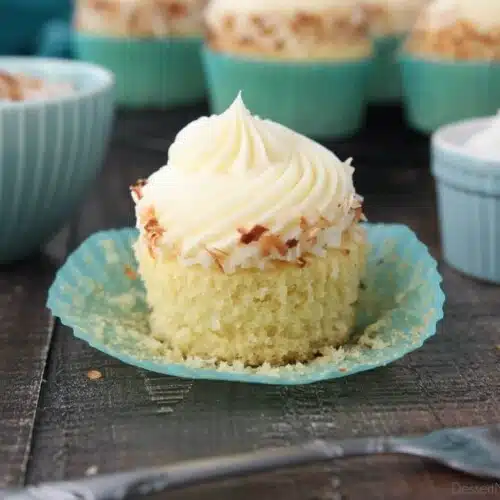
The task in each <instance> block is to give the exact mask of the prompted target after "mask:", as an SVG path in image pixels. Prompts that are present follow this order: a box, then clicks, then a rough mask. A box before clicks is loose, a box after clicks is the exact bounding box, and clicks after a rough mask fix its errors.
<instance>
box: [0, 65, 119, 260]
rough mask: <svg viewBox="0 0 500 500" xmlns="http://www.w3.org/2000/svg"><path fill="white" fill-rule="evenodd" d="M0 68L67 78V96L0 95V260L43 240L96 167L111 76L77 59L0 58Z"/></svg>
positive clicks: (109, 109) (107, 120) (106, 127)
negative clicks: (16, 98) (0, 98)
mask: <svg viewBox="0 0 500 500" xmlns="http://www.w3.org/2000/svg"><path fill="white" fill-rule="evenodd" d="M0 69H3V70H7V71H12V72H22V73H25V74H30V75H35V76H38V77H41V78H44V79H46V80H48V81H64V82H70V83H72V84H73V85H74V86H75V88H76V92H75V93H74V94H73V95H70V96H66V97H60V98H51V99H47V100H43V101H24V102H7V101H5V102H0V263H3V262H7V261H11V260H15V259H20V258H23V257H25V256H27V255H28V254H30V253H31V252H33V251H34V250H36V249H37V247H38V246H39V245H41V244H42V243H44V242H45V241H47V240H48V239H49V238H50V237H51V236H52V235H53V234H54V233H55V232H56V231H57V230H58V229H59V228H60V227H61V226H62V225H63V224H64V223H65V222H66V221H67V220H68V218H69V217H70V216H71V215H72V213H73V211H74V210H75V208H76V207H77V206H78V204H79V203H80V202H81V201H82V199H83V197H84V196H85V194H86V193H87V191H88V189H89V187H90V186H91V185H92V182H93V180H94V178H95V176H96V174H97V172H98V170H99V167H100V166H101V163H102V159H103V156H104V152H105V149H106V146H107V142H108V137H109V131H110V125H111V121H112V115H113V84H114V83H113V76H112V75H111V74H110V73H109V72H108V71H106V70H104V69H102V68H100V67H97V66H94V65H90V64H86V63H80V62H74V61H63V60H57V59H41V58H10V57H0Z"/></svg>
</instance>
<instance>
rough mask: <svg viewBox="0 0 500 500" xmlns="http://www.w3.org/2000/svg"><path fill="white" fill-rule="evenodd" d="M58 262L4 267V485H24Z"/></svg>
mask: <svg viewBox="0 0 500 500" xmlns="http://www.w3.org/2000/svg"><path fill="white" fill-rule="evenodd" d="M53 270H54V268H53V265H52V264H51V263H50V262H49V261H48V259H47V258H45V257H42V256H36V257H34V258H33V259H32V260H30V261H28V262H24V263H21V264H16V265H11V266H2V267H0V397H1V403H0V487H4V486H10V485H13V486H17V485H20V484H23V481H24V474H25V471H26V464H27V461H28V454H29V449H30V444H31V436H32V431H33V426H34V421H35V414H36V409H37V403H38V396H39V393H40V387H41V384H42V378H43V373H44V369H45V362H46V359H47V356H48V351H49V344H50V339H51V335H52V322H51V319H50V314H49V313H48V311H46V310H45V300H46V291H47V287H48V285H49V283H50V281H51V279H52V274H53Z"/></svg>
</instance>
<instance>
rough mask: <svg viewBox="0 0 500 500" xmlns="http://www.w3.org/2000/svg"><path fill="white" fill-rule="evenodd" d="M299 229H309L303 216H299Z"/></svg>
mask: <svg viewBox="0 0 500 500" xmlns="http://www.w3.org/2000/svg"><path fill="white" fill-rule="evenodd" d="M300 229H302V231H306V230H307V229H309V222H308V221H307V219H306V218H305V217H301V218H300Z"/></svg>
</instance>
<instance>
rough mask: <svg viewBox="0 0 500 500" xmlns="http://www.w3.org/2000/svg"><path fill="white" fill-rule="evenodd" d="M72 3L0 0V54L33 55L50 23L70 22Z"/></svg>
mask: <svg viewBox="0 0 500 500" xmlns="http://www.w3.org/2000/svg"><path fill="white" fill-rule="evenodd" d="M72 10H73V1H72V0H0V54H1V55H9V54H35V53H38V44H39V42H40V38H41V37H43V30H44V29H45V26H46V25H47V23H49V22H50V21H65V22H69V21H70V18H71V13H72Z"/></svg>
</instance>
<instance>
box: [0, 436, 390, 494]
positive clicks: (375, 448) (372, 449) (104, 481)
mask: <svg viewBox="0 0 500 500" xmlns="http://www.w3.org/2000/svg"><path fill="white" fill-rule="evenodd" d="M390 451H391V439H390V438H355V439H346V440H340V441H322V440H314V441H310V442H308V443H305V444H303V445H298V446H290V447H286V448H276V449H265V450H259V451H256V452H250V453H242V454H239V455H232V456H231V455H230V456H226V457H217V458H208V459H203V460H194V461H190V462H181V463H179V464H174V465H168V466H165V467H158V468H150V469H139V470H137V471H133V472H121V473H120V472H119V473H115V474H107V475H101V476H95V477H91V478H85V479H80V480H76V481H62V482H58V483H47V484H41V485H39V486H32V487H27V488H24V489H21V490H17V491H10V492H8V491H6V490H4V492H2V491H1V490H0V499H1V500H41V499H45V498H50V499H51V500H78V499H81V498H85V499H86V500H87V499H89V500H111V499H112V500H124V499H126V498H129V496H131V495H135V496H136V497H137V496H139V497H140V496H144V495H150V494H152V493H157V492H160V491H163V490H167V489H176V488H184V487H188V486H195V485H198V484H201V483H206V482H210V481H215V480H226V479H230V478H234V477H238V476H246V475H249V474H257V473H262V472H270V471H274V470H278V469H283V468H288V467H296V466H300V465H311V464H314V463H319V462H328V461H330V460H333V459H335V458H341V457H353V456H361V455H373V454H378V453H388V452H390Z"/></svg>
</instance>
